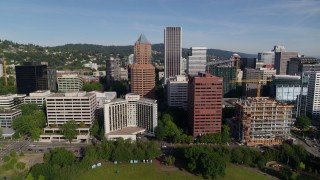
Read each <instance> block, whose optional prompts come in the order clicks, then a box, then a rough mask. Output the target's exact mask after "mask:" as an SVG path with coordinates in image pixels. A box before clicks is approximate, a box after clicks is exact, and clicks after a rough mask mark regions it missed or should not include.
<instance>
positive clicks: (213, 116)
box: [188, 73, 223, 136]
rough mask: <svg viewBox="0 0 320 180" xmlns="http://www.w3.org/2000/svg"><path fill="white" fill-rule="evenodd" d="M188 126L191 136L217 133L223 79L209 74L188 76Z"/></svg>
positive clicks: (219, 125)
mask: <svg viewBox="0 0 320 180" xmlns="http://www.w3.org/2000/svg"><path fill="white" fill-rule="evenodd" d="M188 89H189V90H188V113H189V125H190V129H191V132H192V135H193V136H198V135H202V134H212V133H219V132H220V131H221V119H222V92H223V78H220V77H216V76H213V75H211V74H210V73H199V75H198V76H195V77H191V76H189V84H188Z"/></svg>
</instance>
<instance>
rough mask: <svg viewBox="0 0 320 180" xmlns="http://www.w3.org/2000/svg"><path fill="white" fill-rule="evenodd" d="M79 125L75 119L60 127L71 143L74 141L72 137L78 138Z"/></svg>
mask: <svg viewBox="0 0 320 180" xmlns="http://www.w3.org/2000/svg"><path fill="white" fill-rule="evenodd" d="M77 127H78V125H77V123H76V121H74V120H71V121H67V122H66V123H64V124H63V125H62V126H61V127H60V130H61V131H62V134H63V135H64V137H65V138H66V139H67V140H68V141H69V142H70V143H71V142H72V139H74V138H76V136H77V135H78V131H77Z"/></svg>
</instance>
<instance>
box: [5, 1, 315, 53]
mask: <svg viewBox="0 0 320 180" xmlns="http://www.w3.org/2000/svg"><path fill="white" fill-rule="evenodd" d="M319 19H320V1H313V0H309V1H298V0H296V1H275V0H272V1H253V0H246V1H244V0H243V1H235V0H228V1H225V2H211V1H201V3H200V2H194V1H182V0H175V1H168V0H157V1H152V2H149V1H146V0H142V1H139V3H137V2H136V1H130V0H126V1H121V2H116V1H113V2H104V1H99V0H95V1H90V2H86V1H82V0H81V1H76V3H75V2H74V1H54V2H41V1H20V0H14V1H2V2H0V20H1V22H2V23H1V24H0V39H1V40H4V39H6V40H11V41H14V42H18V43H33V44H37V45H42V46H56V45H63V44H67V43H86V44H99V45H131V44H133V42H135V40H136V37H137V36H138V35H139V34H141V33H144V34H146V35H147V36H148V39H149V40H150V42H151V43H152V44H156V43H163V39H164V37H163V29H164V28H165V27H168V26H179V27H182V28H183V35H182V47H184V48H190V47H192V46H206V47H208V48H214V49H223V50H230V51H235V52H244V53H250V54H257V53H258V52H261V51H266V50H271V49H272V47H273V45H283V46H285V47H286V49H287V51H289V52H299V54H304V55H306V56H315V57H319V56H320V53H319V52H320V47H319V45H318V42H319V40H320V23H318V20H319Z"/></svg>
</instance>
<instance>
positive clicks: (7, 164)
mask: <svg viewBox="0 0 320 180" xmlns="http://www.w3.org/2000/svg"><path fill="white" fill-rule="evenodd" d="M2 167H3V169H4V170H6V171H7V170H11V169H13V164H12V163H11V162H8V163H6V164H5V165H3V166H2Z"/></svg>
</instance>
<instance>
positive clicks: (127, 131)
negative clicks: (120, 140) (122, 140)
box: [107, 127, 146, 135]
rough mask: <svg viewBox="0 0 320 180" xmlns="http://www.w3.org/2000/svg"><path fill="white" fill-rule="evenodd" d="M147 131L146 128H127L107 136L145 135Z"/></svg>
mask: <svg viewBox="0 0 320 180" xmlns="http://www.w3.org/2000/svg"><path fill="white" fill-rule="evenodd" d="M145 131H146V130H145V129H144V128H140V127H126V128H122V129H119V130H117V131H113V132H110V133H108V134H107V135H135V134H138V133H143V132H145Z"/></svg>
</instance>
